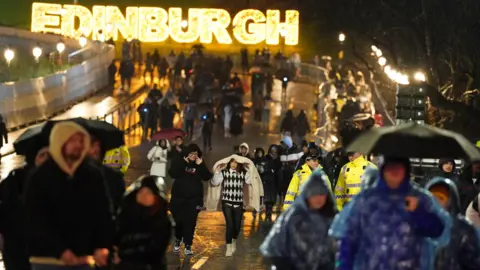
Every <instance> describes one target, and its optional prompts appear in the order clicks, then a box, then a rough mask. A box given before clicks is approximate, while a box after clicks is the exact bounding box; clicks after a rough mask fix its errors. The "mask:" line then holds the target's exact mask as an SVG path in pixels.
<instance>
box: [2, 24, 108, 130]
mask: <svg viewBox="0 0 480 270" xmlns="http://www.w3.org/2000/svg"><path fill="white" fill-rule="evenodd" d="M0 36H16V37H18V38H22V39H23V38H24V39H29V40H36V41H39V42H45V43H47V42H50V43H53V42H55V43H57V42H58V41H59V39H60V37H59V36H55V35H49V34H38V33H31V32H28V31H24V30H17V29H11V28H5V27H0ZM54 37H55V38H54ZM62 42H64V43H65V45H66V46H67V47H69V46H70V47H69V48H74V49H80V46H79V45H78V41H76V40H71V39H62ZM88 46H89V53H90V54H89V55H90V56H91V57H90V58H89V59H86V60H85V61H83V62H81V63H80V64H78V65H75V66H73V67H71V68H68V69H66V70H64V71H61V72H57V73H54V74H51V75H48V76H45V77H39V78H35V79H30V80H21V81H16V82H8V83H3V84H0V114H1V115H2V116H3V117H4V119H5V122H6V124H7V128H9V129H10V128H13V127H20V126H23V125H26V124H28V123H32V122H37V121H40V120H44V119H47V118H48V117H50V116H51V115H53V114H55V113H57V112H59V111H62V110H64V109H65V108H66V107H68V106H71V105H72V104H74V103H75V102H76V101H78V100H81V99H83V98H85V97H87V96H89V95H91V94H93V93H95V92H96V91H98V90H100V89H102V88H104V87H106V86H107V85H108V73H107V72H108V66H109V65H110V64H111V62H112V61H113V59H114V57H115V50H114V48H113V46H109V45H105V44H89V45H88Z"/></svg>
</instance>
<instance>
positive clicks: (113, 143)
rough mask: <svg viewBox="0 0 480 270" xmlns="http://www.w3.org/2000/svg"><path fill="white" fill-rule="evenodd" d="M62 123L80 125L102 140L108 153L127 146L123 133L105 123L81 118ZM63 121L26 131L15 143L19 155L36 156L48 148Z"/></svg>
mask: <svg viewBox="0 0 480 270" xmlns="http://www.w3.org/2000/svg"><path fill="white" fill-rule="evenodd" d="M61 121H72V122H75V123H77V124H79V125H80V126H82V127H83V128H85V129H86V130H87V131H88V133H90V134H91V135H92V136H94V137H95V138H97V139H98V140H100V142H101V144H102V147H103V148H104V150H106V151H107V150H110V149H113V148H117V147H119V146H122V145H124V144H125V141H124V134H123V131H121V130H119V129H118V128H116V127H115V126H114V125H112V124H109V123H107V122H105V121H101V120H90V119H85V118H80V117H79V118H72V119H66V120H61ZM61 121H47V122H45V123H44V124H41V125H38V126H35V127H32V128H29V129H28V130H26V131H25V132H24V133H23V134H22V135H20V137H18V138H17V140H15V142H14V143H13V147H14V149H15V152H16V153H17V155H27V154H35V153H36V152H38V150H40V149H41V148H42V147H45V146H48V145H49V137H50V132H51V131H52V128H53V126H54V125H55V124H56V123H58V122H61Z"/></svg>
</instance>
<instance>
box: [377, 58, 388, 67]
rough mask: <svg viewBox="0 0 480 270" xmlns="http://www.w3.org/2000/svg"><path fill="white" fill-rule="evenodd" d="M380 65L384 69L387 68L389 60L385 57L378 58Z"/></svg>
mask: <svg viewBox="0 0 480 270" xmlns="http://www.w3.org/2000/svg"><path fill="white" fill-rule="evenodd" d="M378 64H379V65H380V66H382V67H383V66H385V65H386V64H387V59H386V58H385V57H380V58H378Z"/></svg>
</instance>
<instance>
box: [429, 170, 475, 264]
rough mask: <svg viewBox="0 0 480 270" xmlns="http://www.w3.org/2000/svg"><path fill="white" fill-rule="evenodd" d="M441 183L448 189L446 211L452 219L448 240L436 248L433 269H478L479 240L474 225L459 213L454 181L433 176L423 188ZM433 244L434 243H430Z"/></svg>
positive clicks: (458, 200) (458, 199)
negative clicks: (446, 243) (442, 245)
mask: <svg viewBox="0 0 480 270" xmlns="http://www.w3.org/2000/svg"><path fill="white" fill-rule="evenodd" d="M437 185H441V186H444V187H446V188H448V190H449V193H450V194H449V201H448V205H447V207H446V208H447V211H448V212H449V213H450V215H451V217H452V221H453V226H452V228H451V235H450V242H449V243H448V245H447V246H445V247H443V248H440V249H438V248H437V249H436V252H435V254H436V256H435V266H434V269H435V270H478V269H480V241H479V239H478V236H477V231H476V229H475V227H474V226H473V225H472V224H471V223H470V222H468V221H467V220H466V219H465V217H464V216H463V215H461V213H460V198H459V196H458V191H457V187H456V185H455V183H454V182H453V181H451V180H450V179H446V178H443V177H435V178H433V179H432V180H430V181H429V182H428V183H427V184H426V186H425V188H426V189H430V188H431V187H434V186H437ZM432 245H433V246H435V243H432Z"/></svg>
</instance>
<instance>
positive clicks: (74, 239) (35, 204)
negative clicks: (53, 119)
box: [25, 121, 113, 270]
mask: <svg viewBox="0 0 480 270" xmlns="http://www.w3.org/2000/svg"><path fill="white" fill-rule="evenodd" d="M89 147H90V135H89V134H88V133H87V131H86V130H85V129H84V128H82V127H81V126H79V125H78V124H75V123H73V122H68V121H66V122H60V123H58V124H56V125H55V126H54V127H53V129H52V131H51V134H50V146H49V153H50V156H51V158H50V159H49V160H47V161H46V162H45V163H44V164H42V165H41V166H40V167H38V168H37V169H36V170H35V171H34V172H33V173H32V174H31V176H30V177H29V178H28V180H27V188H26V194H25V202H26V210H27V221H28V223H27V224H28V225H27V235H28V241H27V243H28V247H29V253H30V256H31V257H30V262H31V263H32V269H33V270H36V269H54V268H55V267H56V266H57V265H67V266H66V267H64V268H63V269H84V268H85V269H89V268H88V265H87V264H88V262H89V260H88V258H89V256H92V255H93V258H94V259H95V263H96V264H97V265H98V266H100V267H102V266H105V265H106V264H107V263H108V248H109V247H110V246H111V244H112V241H113V235H112V233H113V232H112V228H113V223H112V220H111V215H110V213H109V207H108V199H107V195H106V194H107V192H106V190H105V187H104V184H103V183H102V181H103V178H102V174H101V172H100V171H99V170H98V169H96V168H94V167H92V166H91V165H90V164H89V163H88V162H86V161H85V157H86V156H87V154H88V151H89Z"/></svg>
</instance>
